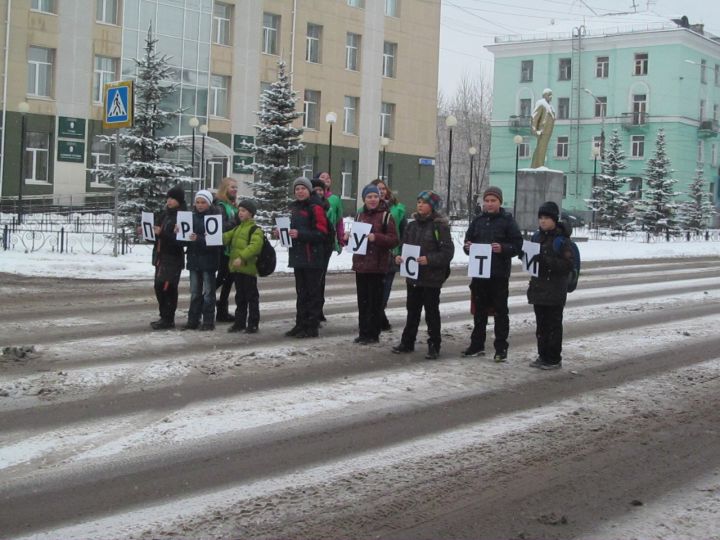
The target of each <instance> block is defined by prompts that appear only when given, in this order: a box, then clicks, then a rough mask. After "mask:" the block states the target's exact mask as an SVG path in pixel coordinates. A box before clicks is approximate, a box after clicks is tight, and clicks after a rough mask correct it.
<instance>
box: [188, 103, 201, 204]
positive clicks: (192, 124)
mask: <svg viewBox="0 0 720 540" xmlns="http://www.w3.org/2000/svg"><path fill="white" fill-rule="evenodd" d="M188 125H189V126H190V127H191V128H192V149H191V150H190V169H191V171H192V172H191V173H190V177H191V178H192V179H193V180H192V181H191V182H190V200H191V201H192V200H193V197H194V196H195V194H194V189H195V128H196V127H198V126H199V125H200V120H198V119H197V118H195V117H194V116H193V117H192V118H191V119H190V120H188Z"/></svg>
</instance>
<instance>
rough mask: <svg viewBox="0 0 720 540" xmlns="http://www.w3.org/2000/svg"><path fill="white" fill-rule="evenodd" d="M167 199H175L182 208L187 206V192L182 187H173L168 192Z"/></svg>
mask: <svg viewBox="0 0 720 540" xmlns="http://www.w3.org/2000/svg"><path fill="white" fill-rule="evenodd" d="M167 198H168V199H175V200H176V201H177V202H178V203H180V206H182V205H183V204H185V190H184V189H183V188H182V186H174V187H171V188H170V189H169V190H168V192H167Z"/></svg>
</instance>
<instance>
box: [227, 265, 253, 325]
mask: <svg viewBox="0 0 720 540" xmlns="http://www.w3.org/2000/svg"><path fill="white" fill-rule="evenodd" d="M230 278H231V279H232V282H231V283H235V326H238V327H240V328H246V327H253V326H255V327H256V326H258V324H260V293H259V292H258V287H257V276H249V275H247V274H241V273H239V272H233V273H231V274H230Z"/></svg>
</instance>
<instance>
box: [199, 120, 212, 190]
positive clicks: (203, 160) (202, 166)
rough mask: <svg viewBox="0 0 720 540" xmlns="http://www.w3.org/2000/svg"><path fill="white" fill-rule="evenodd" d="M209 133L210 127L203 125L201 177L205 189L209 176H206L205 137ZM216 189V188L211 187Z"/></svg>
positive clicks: (201, 130)
mask: <svg viewBox="0 0 720 540" xmlns="http://www.w3.org/2000/svg"><path fill="white" fill-rule="evenodd" d="M207 133H208V127H207V124H203V125H202V126H200V134H201V135H202V144H201V145H200V176H201V177H202V186H203V189H205V188H206V187H207V186H206V185H205V182H207V176H206V174H205V137H206V135H207ZM210 187H215V186H210Z"/></svg>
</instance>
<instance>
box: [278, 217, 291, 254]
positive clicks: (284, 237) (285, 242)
mask: <svg viewBox="0 0 720 540" xmlns="http://www.w3.org/2000/svg"><path fill="white" fill-rule="evenodd" d="M275 224H276V225H277V228H278V233H279V234H280V244H281V245H282V246H283V247H286V248H290V247H292V238H290V218H289V217H276V218H275Z"/></svg>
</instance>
